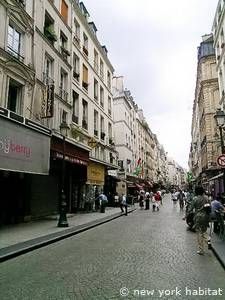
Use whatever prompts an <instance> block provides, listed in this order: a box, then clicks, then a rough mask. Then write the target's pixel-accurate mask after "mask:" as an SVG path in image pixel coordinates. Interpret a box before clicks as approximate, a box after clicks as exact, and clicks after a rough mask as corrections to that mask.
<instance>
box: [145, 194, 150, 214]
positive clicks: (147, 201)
mask: <svg viewBox="0 0 225 300" xmlns="http://www.w3.org/2000/svg"><path fill="white" fill-rule="evenodd" d="M149 203H150V193H149V192H146V194H145V209H146V210H149Z"/></svg>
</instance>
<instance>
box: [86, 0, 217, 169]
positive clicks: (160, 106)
mask: <svg viewBox="0 0 225 300" xmlns="http://www.w3.org/2000/svg"><path fill="white" fill-rule="evenodd" d="M217 3H218V1H217V0H170V1H167V0H161V1H156V0H138V1H137V0H84V4H85V6H86V8H87V10H88V11H89V14H90V21H94V22H95V25H96V27H97V28H98V32H97V36H98V39H99V41H100V43H101V44H105V45H106V47H107V49H108V51H109V53H108V56H109V59H110V61H111V62H112V65H113V66H114V68H115V75H116V76H119V75H122V76H124V81H125V87H126V88H128V89H129V90H130V91H131V93H132V96H133V97H134V100H135V102H136V103H137V104H138V106H139V107H140V108H142V109H143V111H144V115H145V117H146V119H147V121H148V123H149V125H150V127H151V129H152V131H153V132H154V133H156V134H157V136H158V139H159V142H160V143H161V144H163V145H164V148H165V150H166V151H167V152H168V155H169V156H171V157H173V158H174V159H175V160H176V161H177V162H178V163H179V164H181V165H182V166H183V167H187V162H188V154H189V148H190V141H191V131H190V130H191V129H190V128H191V115H192V104H193V99H194V89H195V80H196V70H197V60H196V57H197V47H198V45H199V44H200V42H201V39H202V38H201V37H202V36H203V35H204V34H208V33H210V32H211V28H212V23H213V18H214V14H215V10H216V6H217Z"/></svg>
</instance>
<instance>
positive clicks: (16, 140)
mask: <svg viewBox="0 0 225 300" xmlns="http://www.w3.org/2000/svg"><path fill="white" fill-rule="evenodd" d="M21 119H23V118H22V117H21ZM23 120H24V122H25V121H28V120H27V119H23ZM25 123H26V122H25ZM27 123H28V124H30V127H31V126H33V129H32V128H30V127H29V126H26V125H25V124H24V123H23V124H21V123H19V122H14V121H12V120H11V119H9V118H4V117H0V170H7V171H16V172H24V173H34V174H43V175H47V174H48V172H49V156H50V136H49V135H48V134H44V133H43V132H42V126H40V127H38V124H36V123H34V122H32V121H30V123H29V122H27ZM35 128H36V129H35ZM43 131H44V130H43Z"/></svg>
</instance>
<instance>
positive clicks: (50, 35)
mask: <svg viewBox="0 0 225 300" xmlns="http://www.w3.org/2000/svg"><path fill="white" fill-rule="evenodd" d="M44 35H45V36H46V38H47V39H48V40H49V42H50V43H51V44H52V45H54V42H56V41H57V35H56V33H55V31H54V25H53V24H50V25H48V26H45V27H44Z"/></svg>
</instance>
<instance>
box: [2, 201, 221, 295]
mask: <svg viewBox="0 0 225 300" xmlns="http://www.w3.org/2000/svg"><path fill="white" fill-rule="evenodd" d="M163 202H164V203H163V206H162V207H160V211H159V212H154V213H153V212H152V211H145V210H139V209H138V210H137V211H136V212H134V213H132V214H130V215H128V216H124V217H121V218H119V219H116V220H114V221H112V222H109V223H106V224H104V225H101V226H99V227H96V228H93V229H90V230H88V231H86V232H83V233H81V234H79V235H76V236H74V237H71V238H67V239H65V240H62V241H60V242H58V243H55V244H51V245H49V246H47V247H44V248H41V249H39V250H36V251H33V252H30V253H28V254H26V255H22V256H20V257H17V258H15V259H11V260H9V261H6V262H4V263H2V264H1V265H0V299H1V300H14V299H16V300H28V299H29V300H39V299H40V300H50V299H52V300H53V299H55V300H59V299H60V300H67V299H68V300H72V299H73V300H83V299H84V300H92V299H93V300H95V299H96V300H102V299H166V300H169V299H180V300H183V299H188V300H189V299H190V300H191V299H196V300H199V299H209V300H212V299H215V300H216V299H225V272H224V269H223V268H222V267H221V265H220V264H219V262H218V261H217V259H216V258H215V256H214V255H213V253H212V252H210V250H209V251H208V252H207V254H206V255H205V256H199V255H198V254H197V253H196V250H197V249H196V235H195V234H194V233H191V232H189V231H187V230H186V226H185V222H184V221H182V213H181V212H179V209H178V206H174V205H173V203H171V200H170V199H169V197H168V196H166V197H165V198H164V201H163ZM122 288H123V289H122ZM125 288H126V289H125ZM219 288H220V289H222V290H219ZM120 289H122V290H120ZM173 290H174V291H173ZM128 292H129V293H128ZM120 293H122V294H123V295H124V296H121V295H120ZM202 293H203V295H201V294H202ZM212 293H213V294H214V295H212ZM127 294H128V295H127ZM151 294H153V295H151ZM172 294H173V295H172ZM193 294H194V295H193ZM209 294H211V295H209ZM216 294H217V295H216ZM219 294H222V295H221V296H220V295H219ZM126 295H127V296H126Z"/></svg>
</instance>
